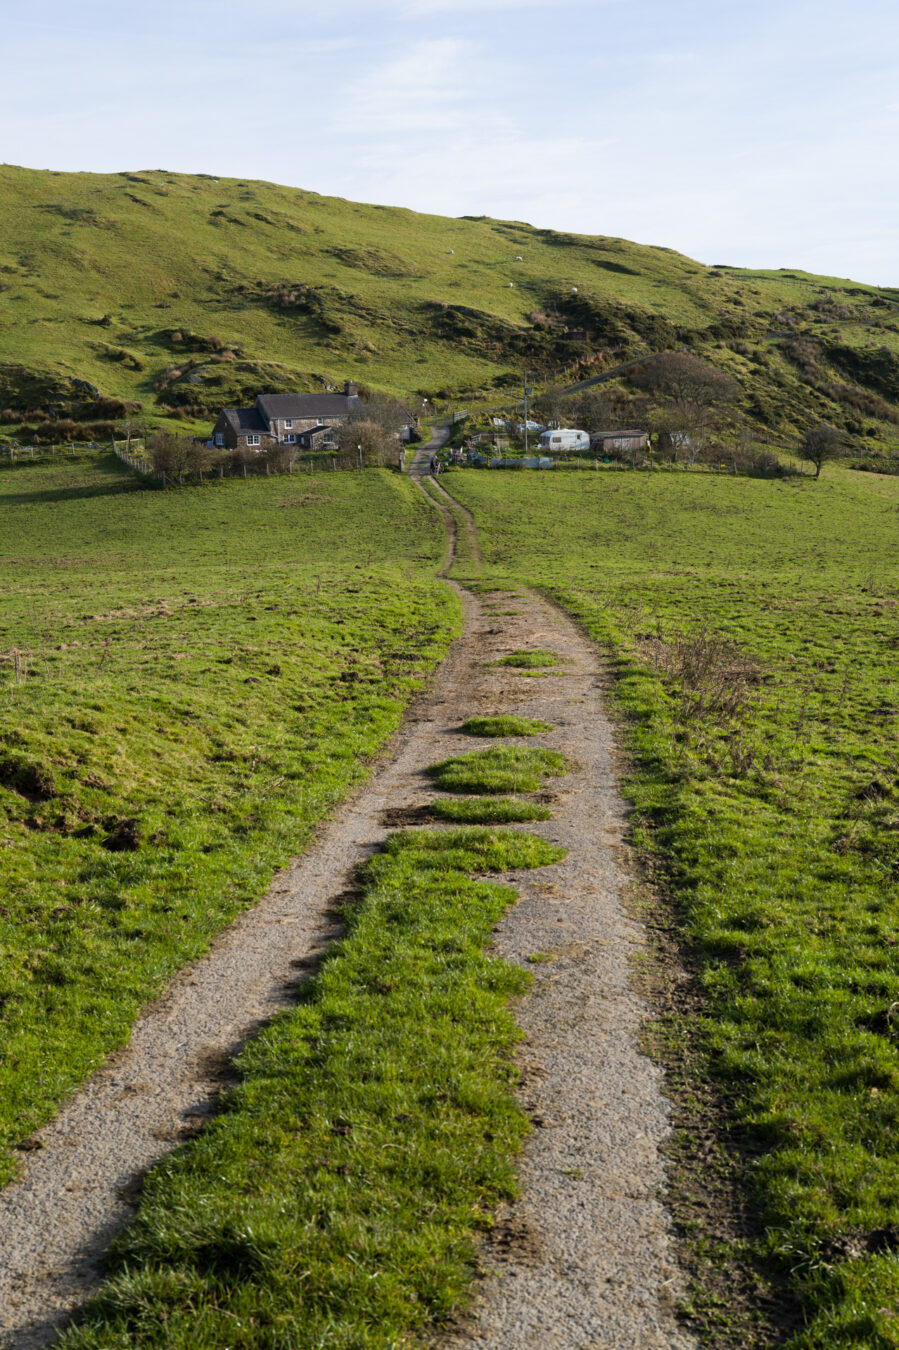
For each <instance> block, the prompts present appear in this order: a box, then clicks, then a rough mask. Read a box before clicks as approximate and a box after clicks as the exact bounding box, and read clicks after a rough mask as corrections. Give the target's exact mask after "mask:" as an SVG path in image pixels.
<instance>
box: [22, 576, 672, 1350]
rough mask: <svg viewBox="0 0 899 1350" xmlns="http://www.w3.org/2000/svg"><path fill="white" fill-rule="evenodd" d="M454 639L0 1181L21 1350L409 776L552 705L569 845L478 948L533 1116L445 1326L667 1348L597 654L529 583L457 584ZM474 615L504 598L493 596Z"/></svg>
mask: <svg viewBox="0 0 899 1350" xmlns="http://www.w3.org/2000/svg"><path fill="white" fill-rule="evenodd" d="M462 598H463V602H464V605H465V610H466V627H465V633H464V635H463V637H462V638H460V639H459V640H458V641H457V643H456V644H455V645H454V647H453V649H452V652H451V654H450V656H449V658H448V659H447V661H446V662H445V663H444V665H443V666H442V667H441V669H440V671H439V672H438V675H437V677H436V679H435V681H434V683H433V685H432V688H431V690H430V692H429V694H428V696H427V697H426V698H424V699H422V700H421V701H420V702H419V703H418V704H417V705H414V706H413V707H412V708H411V709H410V712H409V715H408V716H407V718H406V721H405V723H404V725H403V728H402V730H401V732H400V733H399V734H398V736H397V737H396V738H395V740H394V742H393V744H392V746H391V752H390V758H389V760H387V761H385V762H384V763H382V765H381V766H380V767H379V768H378V769H377V770H376V771H375V773H374V774H373V777H372V779H371V780H370V781H369V783H368V784H367V785H366V786H365V787H364V788H363V789H361V790H360V791H359V792H358V793H357V794H356V795H355V797H354V798H352V799H351V800H350V801H348V802H347V803H346V804H345V805H344V806H343V807H342V808H341V810H340V812H339V813H338V815H337V816H336V818H335V819H334V820H332V821H331V822H329V823H328V824H327V825H325V826H324V827H323V828H322V830H321V832H320V836H319V839H318V842H317V843H316V844H315V845H314V846H313V847H312V848H311V849H310V850H309V851H308V852H307V853H306V854H305V855H304V856H303V857H302V858H300V859H298V860H297V861H296V862H295V863H294V865H293V866H292V867H291V868H289V869H288V870H287V871H285V872H283V873H281V874H280V875H279V876H278V877H276V879H275V880H274V882H273V884H272V887H271V889H270V891H269V892H268V894H267V895H266V897H265V898H264V899H263V900H262V901H260V903H259V904H258V905H256V906H255V907H254V908H253V909H252V910H250V911H248V912H247V913H245V914H244V915H242V916H241V917H240V918H239V919H238V920H237V921H236V922H235V923H234V924H232V926H231V927H230V928H229V929H228V930H227V931H226V932H225V933H224V934H223V935H222V936H221V937H220V938H219V939H218V941H217V942H216V943H215V945H214V946H213V948H212V949H211V951H210V952H209V953H208V955H207V956H206V957H204V958H203V959H202V960H200V961H197V962H196V963H194V964H193V965H191V966H190V967H189V968H187V969H186V970H185V971H183V972H182V973H181V975H180V976H179V977H178V978H177V980H176V981H175V982H174V983H173V985H172V987H171V989H170V990H169V992H168V993H167V994H166V996H165V997H164V998H163V999H161V1000H159V1001H158V1002H157V1003H156V1004H155V1005H154V1006H152V1007H151V1008H149V1009H147V1010H146V1012H145V1013H144V1015H143V1016H142V1017H141V1019H140V1020H139V1022H138V1023H137V1025H136V1027H135V1029H134V1033H133V1036H132V1038H131V1042H130V1045H129V1047H128V1048H127V1049H126V1050H125V1051H123V1052H121V1053H120V1054H118V1055H116V1056H115V1057H114V1058H113V1059H112V1060H111V1061H110V1062H109V1063H108V1064H107V1066H106V1067H105V1068H104V1069H103V1070H102V1071H101V1072H100V1073H98V1074H97V1075H95V1076H94V1078H92V1079H91V1080H90V1081H89V1082H88V1083H87V1084H86V1086H85V1087H84V1088H83V1089H82V1091H81V1092H79V1093H78V1094H77V1095H76V1096H75V1097H74V1098H73V1100H72V1101H71V1102H70V1103H69V1104H68V1105H67V1106H66V1107H65V1108H64V1109H63V1110H62V1111H61V1113H60V1115H59V1116H58V1117H57V1119H56V1120H55V1121H54V1122H53V1123H52V1124H51V1125H49V1126H48V1127H47V1128H46V1129H45V1130H43V1131H41V1133H40V1135H39V1136H38V1141H39V1143H40V1145H41V1147H40V1149H39V1151H37V1152H35V1153H33V1154H32V1155H30V1157H29V1162H28V1166H27V1170H26V1173H25V1175H24V1177H23V1179H22V1180H21V1181H18V1182H16V1183H15V1184H13V1185H12V1186H9V1187H8V1188H7V1189H6V1190H5V1191H3V1192H2V1193H0V1253H2V1256H0V1346H2V1347H4V1350H32V1348H33V1347H37V1346H42V1345H46V1344H47V1343H48V1342H49V1341H51V1340H52V1339H53V1328H54V1327H55V1326H56V1325H58V1324H59V1322H60V1321H62V1320H64V1319H65V1317H66V1315H67V1314H68V1313H70V1312H71V1311H72V1310H73V1309H75V1308H77V1307H78V1306H79V1305H80V1304H81V1303H82V1302H83V1301H84V1299H85V1298H86V1297H87V1296H88V1295H89V1294H91V1293H92V1292H94V1291H95V1290H96V1288H97V1287H98V1284H99V1282H100V1280H101V1278H102V1258H103V1252H104V1250H105V1248H106V1246H107V1245H108V1243H109V1241H110V1239H111V1238H112V1237H113V1236H114V1235H115V1234H116V1233H117V1232H118V1231H119V1230H120V1229H121V1228H122V1227H123V1225H124V1224H125V1223H126V1222H127V1221H128V1218H129V1215H130V1213H131V1212H132V1208H133V1205H134V1203H135V1199H136V1196H137V1193H138V1191H139V1183H140V1177H141V1175H142V1173H143V1172H144V1171H145V1170H146V1168H147V1167H148V1166H150V1165H151V1164H152V1163H153V1162H154V1161H155V1160H156V1159H158V1158H159V1157H161V1156H162V1155H163V1154H164V1153H165V1152H167V1151H168V1150H170V1149H171V1148H173V1147H175V1146H176V1145H177V1143H178V1141H179V1140H180V1139H183V1138H185V1137H186V1136H187V1135H188V1134H190V1133H193V1132H195V1131H196V1130H197V1129H198V1128H201V1127H202V1122H203V1119H204V1117H205V1116H206V1115H207V1114H208V1112H209V1109H210V1106H211V1103H212V1102H213V1100H214V1098H215V1094H216V1093H217V1092H218V1091H219V1090H220V1089H221V1087H222V1085H223V1083H226V1082H227V1081H228V1074H229V1067H228V1066H229V1061H230V1059H231V1057H232V1056H233V1054H234V1053H235V1051H236V1050H237V1049H238V1048H239V1047H240V1045H241V1044H242V1043H243V1042H244V1041H245V1040H246V1038H247V1037H248V1036H250V1035H252V1034H253V1032H254V1031H255V1030H257V1029H258V1027H259V1026H260V1025H261V1024H262V1023H264V1022H265V1020H266V1019H267V1018H269V1017H270V1016H271V1015H272V1014H273V1013H274V1012H276V1011H277V1010H278V1009H280V1008H283V1007H284V1006H286V1005H288V1004H289V1003H290V1000H291V990H292V988H294V987H295V985H296V982H297V978H298V968H301V967H302V966H303V964H304V963H305V962H306V961H308V958H309V956H310V955H312V954H314V953H315V951H316V950H318V949H320V948H321V947H322V945H323V944H325V943H327V942H328V941H330V940H332V939H333V938H334V937H335V936H337V935H338V933H339V929H338V928H337V927H336V925H335V924H334V922H333V920H332V919H331V917H330V905H331V904H332V902H333V900H334V899H335V898H336V897H337V896H338V895H340V893H341V892H342V891H343V890H345V889H346V887H347V886H348V885H349V884H350V883H351V879H352V874H353V870H354V868H355V867H356V866H357V865H358V863H359V862H360V861H361V860H362V859H363V858H365V857H367V856H369V855H370V854H371V853H372V852H373V851H374V850H375V849H377V847H378V846H379V844H380V842H381V841H382V840H383V838H384V835H385V830H386V827H387V825H388V824H391V823H395V822H396V820H397V813H398V812H399V813H400V815H402V814H403V813H405V812H406V810H407V809H411V810H412V811H414V810H415V808H419V807H421V806H422V805H424V804H426V803H427V801H428V800H429V798H430V797H431V796H432V795H433V793H432V789H431V786H430V783H429V780H428V779H427V778H426V776H425V774H424V770H425V768H426V767H427V765H429V764H430V763H433V762H434V761H435V760H439V759H443V758H446V757H447V756H449V755H451V754H454V753H457V752H459V751H461V750H469V749H472V748H473V747H476V746H477V744H478V743H477V742H473V741H472V739H471V738H470V737H466V736H463V735H461V733H460V732H459V730H458V727H459V724H460V723H461V722H463V721H464V720H465V719H466V718H467V717H470V716H473V715H477V714H485V713H486V714H490V713H498V712H515V713H519V714H521V715H523V716H526V717H534V718H540V719H543V720H545V721H548V722H551V723H553V725H554V727H555V730H554V731H552V732H550V733H547V734H546V735H545V736H541V737H539V738H535V741H534V743H540V744H545V745H547V746H550V747H552V748H554V749H559V750H562V751H564V752H565V753H566V754H568V755H570V756H571V757H572V758H574V759H575V760H576V761H577V762H578V765H579V767H578V769H577V771H576V772H574V773H572V774H571V775H569V776H568V777H566V778H562V779H558V780H556V781H555V782H554V784H553V787H552V793H551V797H552V800H551V803H550V804H551V807H552V810H553V812H554V818H553V819H552V820H550V821H547V822H546V823H545V824H543V825H539V826H537V827H536V828H537V829H538V830H539V831H540V832H541V833H543V834H544V835H545V836H546V837H547V838H549V839H552V840H554V841H558V842H559V843H561V844H564V845H565V847H566V848H568V849H569V850H570V851H569V856H568V857H567V859H566V860H565V861H564V862H562V863H560V864H557V865H555V866H553V867H550V868H544V869H541V870H540V871H539V872H537V873H524V874H521V875H519V874H514V875H513V876H512V877H511V878H510V879H511V880H512V881H513V883H514V884H515V885H516V887H517V888H518V890H519V892H520V895H521V900H520V902H519V904H518V905H517V906H516V907H515V908H514V910H512V911H511V912H510V914H509V915H508V916H507V918H506V920H505V921H504V922H503V924H502V925H501V926H500V929H499V930H498V933H497V937H496V947H497V950H498V951H499V952H501V953H502V954H503V955H504V956H506V957H508V958H509V959H511V960H514V961H519V962H523V963H526V962H527V958H528V957H529V956H533V955H535V954H537V953H543V954H546V955H548V956H551V957H552V958H553V959H552V960H549V961H545V962H542V963H540V964H531V963H527V964H528V969H529V970H531V971H532V973H533V974H534V977H535V983H534V988H533V991H532V993H531V994H529V995H528V997H527V998H525V999H524V1000H523V1001H522V1002H521V1004H520V1007H519V1009H518V1016H519V1021H520V1025H521V1026H522V1028H523V1030H524V1031H525V1033H526V1041H525V1044H524V1047H523V1049H522V1053H521V1067H522V1070H523V1078H522V1088H521V1095H522V1101H523V1103H524V1105H525V1106H526V1109H527V1110H528V1111H529V1113H530V1114H531V1117H532V1119H533V1122H534V1126H535V1129H534V1130H533V1132H532V1134H531V1136H530V1139H529V1142H528V1144H527V1145H526V1148H525V1152H524V1156H523V1159H522V1183H523V1185H522V1196H521V1199H520V1201H519V1202H517V1203H516V1204H515V1205H514V1206H512V1207H511V1208H510V1209H509V1211H508V1212H507V1213H503V1214H502V1215H500V1217H499V1222H498V1224H497V1226H496V1228H495V1230H494V1232H493V1234H492V1237H491V1241H490V1243H489V1245H488V1247H487V1248H486V1249H485V1252H484V1266H485V1272H486V1273H485V1275H484V1278H483V1279H482V1280H481V1281H480V1282H479V1285H478V1289H477V1293H476V1299H475V1303H474V1306H473V1309H472V1311H471V1314H470V1315H469V1316H466V1318H465V1319H464V1322H462V1323H460V1327H459V1330H458V1333H456V1334H454V1335H453V1336H451V1337H450V1338H449V1339H447V1338H443V1342H442V1343H443V1344H449V1345H459V1346H465V1345H467V1346H477V1347H483V1348H484V1350H487V1347H490V1350H493V1348H494V1347H495V1348H496V1350H499V1347H503V1350H511V1348H514V1350H524V1348H525V1347H538V1346H539V1347H541V1350H552V1348H554V1347H559V1348H560V1350H562V1348H564V1350H580V1347H584V1348H586V1347H588V1346H589V1347H593V1348H594V1350H605V1348H609V1350H611V1347H619V1346H620V1347H627V1348H628V1350H635V1347H639V1348H640V1350H655V1348H656V1347H663V1346H664V1347H676V1348H677V1350H687V1347H689V1346H691V1345H692V1344H693V1342H692V1341H691V1340H690V1339H689V1337H687V1336H686V1335H685V1333H684V1332H683V1331H681V1330H679V1328H678V1324H677V1322H676V1319H675V1317H674V1313H673V1304H674V1301H675V1299H676V1298H677V1297H678V1296H679V1294H680V1293H681V1292H682V1289H681V1280H680V1277H679V1275H678V1272H677V1268H676V1266H675V1264H674V1258H673V1255H672V1251H671V1247H670V1240H669V1234H668V1224H667V1219H666V1215H665V1211H664V1208H663V1205H662V1202H661V1199H660V1196H661V1193H662V1189H663V1186H664V1173H663V1166H662V1162H661V1159H660V1156H659V1145H660V1143H661V1142H662V1140H663V1139H664V1138H665V1135H666V1132H667V1129H668V1125H667V1107H666V1102H665V1099H664V1097H663V1096H662V1095H661V1085H660V1073H659V1071H658V1070H657V1069H656V1068H655V1067H654V1066H653V1065H652V1064H651V1063H650V1062H649V1061H648V1060H647V1059H646V1058H645V1056H643V1055H642V1054H641V1053H640V1051H639V1048H638V1034H639V1027H640V1022H641V1019H642V1018H643V1017H644V1016H645V1014H646V1009H645V1008H644V1006H643V1005H642V1003H641V1001H640V999H639V998H637V997H636V996H635V995H634V993H633V992H632V991H631V989H630V985H629V980H628V969H629V961H630V959H631V957H632V954H633V953H634V952H635V951H639V949H640V947H641V945H642V943H643V936H642V933H641V930H640V927H639V926H638V925H637V924H636V923H634V922H633V921H632V920H630V919H629V918H627V917H626V915H625V913H624V910H623V908H622V904H621V899H620V896H621V890H622V887H623V885H624V884H625V881H626V878H625V876H624V874H623V873H622V871H621V870H620V869H619V865H618V863H617V862H616V857H617V856H619V853H620V833H621V826H622V819H623V812H624V807H623V804H622V802H621V800H620V799H619V798H618V796H617V795H616V788H615V779H614V773H613V767H612V757H611V749H612V734H611V729H610V726H609V724H608V722H607V720H606V718H605V716H604V713H603V710H602V702H601V672H600V669H599V665H598V659H597V656H596V654H595V652H594V651H593V649H592V648H591V647H590V646H589V644H588V643H587V642H586V640H585V639H584V638H583V637H582V636H581V634H580V632H579V630H578V629H577V628H576V627H575V626H574V624H572V623H571V622H570V620H568V619H567V618H566V617H565V616H564V615H561V614H559V613H558V612H556V611H555V610H554V609H553V608H552V607H551V606H549V605H548V604H547V603H546V602H544V601H543V600H541V599H539V598H538V597H536V596H533V595H527V596H524V597H521V596H509V595H493V596H489V597H488V599H487V601H486V602H485V603H483V604H482V603H481V602H479V601H478V600H477V599H475V598H474V597H473V596H471V595H470V594H469V593H468V592H464V593H463V596H462ZM491 609H493V610H496V611H499V610H515V611H517V612H516V613H499V612H495V613H493V612H490V611H491ZM523 646H534V647H548V648H551V649H552V650H554V651H556V652H558V653H559V655H560V656H562V657H563V658H564V663H563V665H562V666H560V667H559V668H557V669H554V670H552V671H550V672H549V673H547V674H545V675H540V676H536V677H535V676H534V675H530V676H528V675H525V674H522V673H519V672H517V671H515V670H512V669H510V668H499V669H497V668H492V667H491V666H490V665H489V663H490V662H491V661H493V660H495V659H496V658H497V657H499V656H502V655H505V654H507V653H508V652H509V651H512V650H514V649H515V648H517V647H523Z"/></svg>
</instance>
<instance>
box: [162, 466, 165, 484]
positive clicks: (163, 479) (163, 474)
mask: <svg viewBox="0 0 899 1350" xmlns="http://www.w3.org/2000/svg"><path fill="white" fill-rule="evenodd" d="M162 486H163V487H165V469H163V471H162Z"/></svg>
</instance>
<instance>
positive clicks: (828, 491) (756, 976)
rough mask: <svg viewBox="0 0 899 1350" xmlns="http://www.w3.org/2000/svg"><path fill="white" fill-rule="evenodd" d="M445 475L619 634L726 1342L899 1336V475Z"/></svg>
mask: <svg viewBox="0 0 899 1350" xmlns="http://www.w3.org/2000/svg"><path fill="white" fill-rule="evenodd" d="M444 481H445V482H446V486H447V488H448V490H449V491H451V492H453V493H455V494H456V495H457V496H458V498H459V499H460V500H461V501H463V502H464V503H466V504H467V505H468V506H469V507H470V508H471V509H472V510H473V511H474V513H475V517H476V519H477V523H478V528H479V534H480V538H481V543H482V547H483V551H484V556H485V568H486V576H487V577H489V578H495V579H496V581H497V583H501V582H502V581H503V579H505V578H510V577H511V578H513V579H515V580H517V581H526V582H527V581H529V582H533V583H537V584H538V585H541V586H543V587H545V588H547V589H548V590H549V591H550V593H551V594H552V595H554V596H555V597H556V598H557V599H558V600H559V601H560V602H561V603H563V604H564V605H565V606H566V607H567V608H568V609H569V610H570V611H571V612H572V613H573V614H574V615H575V616H576V617H577V618H578V619H579V620H580V621H581V622H582V623H583V624H584V626H585V627H586V629H587V631H588V632H590V633H591V634H592V635H593V636H594V637H595V638H596V639H598V640H599V641H600V642H601V643H602V644H603V645H604V646H605V647H606V649H607V650H608V652H609V654H610V659H611V662H612V670H613V672H614V674H615V676H616V680H615V684H614V692H613V699H614V703H615V705H616V706H617V708H618V711H619V714H620V716H621V719H622V723H623V729H622V736H623V740H624V744H625V746H626V747H627V749H628V751H629V753H630V766H631V767H630V773H629V781H628V782H627V784H626V789H625V790H626V793H627V795H628V797H629V798H630V799H631V801H632V802H633V803H634V808H635V809H634V813H633V816H632V820H631V835H632V840H633V842H634V843H636V844H637V845H638V846H639V847H640V849H641V851H642V854H643V857H644V859H645V860H646V861H647V863H648V864H649V866H650V867H651V872H652V875H653V878H654V880H655V881H656V883H657V887H656V891H655V895H654V897H653V898H652V903H651V906H649V907H648V909H647V915H648V918H649V922H650V930H651V932H652V933H654V934H657V933H658V932H659V931H660V929H665V927H666V922H667V923H669V924H670V928H669V931H668V935H667V936H668V940H674V941H676V942H677V943H678V944H679V945H680V946H681V951H682V954H683V959H684V961H685V962H686V964H687V967H688V969H689V971H690V973H691V976H692V981H691V986H690V987H691V989H692V993H691V994H690V995H689V996H688V995H687V994H686V991H685V988H684V985H683V984H682V983H675V985H674V990H673V993H672V994H671V1001H670V1003H669V1004H668V1008H669V1011H670V1016H669V1018H668V1020H667V1022H666V1023H665V1024H664V1025H663V1026H662V1027H660V1028H657V1031H658V1039H659V1042H660V1043H661V1047H662V1050H663V1054H664V1057H665V1058H666V1059H667V1061H668V1064H669V1067H670V1069H671V1073H670V1075H669V1084H670V1085H671V1087H672V1089H673V1091H674V1092H675V1095H676V1098H677V1100H678V1102H679V1106H680V1109H681V1124H682V1126H683V1132H682V1135H681V1139H680V1144H679V1153H678V1157H677V1160H676V1163H675V1166H674V1169H673V1179H672V1203H673V1206H674V1210H675V1214H676V1217H677V1219H678V1221H679V1224H680V1227H681V1233H682V1235H683V1236H685V1239H686V1241H687V1243H688V1248H689V1253H690V1261H691V1265H692V1270H693V1274H694V1277H695V1283H694V1291H693V1311H694V1312H696V1313H698V1314H699V1315H700V1316H701V1317H702V1319H703V1321H704V1322H706V1323H707V1324H708V1325H709V1334H708V1336H707V1337H706V1338H704V1340H703V1344H706V1343H707V1342H708V1344H710V1345H716V1346H727V1347H731V1348H733V1350H736V1347H739V1350H745V1348H746V1347H747V1346H756V1345H765V1346H768V1345H773V1344H777V1345H782V1344H783V1345H788V1346H790V1347H791V1348H792V1350H835V1347H838V1346H840V1347H847V1348H848V1347H853V1350H873V1348H874V1347H877V1348H878V1350H887V1348H888V1347H896V1346H899V1327H897V1319H896V1317H895V1315H894V1314H895V1308H896V1303H897V1297H899V1263H897V1259H896V1253H897V1249H899V1133H897V1128H896V1126H897V1121H899V1046H897V1039H896V1012H897V1005H896V999H897V992H896V991H897V988H899V957H897V949H899V946H897V944H899V921H897V908H896V885H897V878H899V776H897V771H899V756H897V733H896V725H897V724H896V719H897V716H899V679H897V667H896V648H897V643H899V630H897V623H896V616H897V604H899V565H897V561H896V551H895V540H896V525H897V520H899V515H897V513H899V483H897V482H896V480H895V479H886V478H875V479H862V478H861V477H860V476H859V475H856V474H852V473H850V472H848V471H847V470H846V469H843V468H834V469H833V470H832V471H831V472H830V474H829V476H828V478H827V479H826V480H823V479H822V481H821V482H818V483H814V482H813V481H812V480H811V478H808V477H806V478H799V479H793V480H789V481H787V482H779V483H776V482H770V481H769V482H758V481H748V480H745V479H743V480H741V479H735V478H730V477H727V476H725V475H722V476H720V477H713V476H711V475H690V474H684V475H666V474H640V475H637V474H631V475H628V474H621V473H615V474H596V473H592V474H591V473H586V472H584V473H571V474H539V475H538V474H532V475H528V474H515V475H512V474H497V473H489V474H488V473H477V472H472V471H466V472H464V473H451V474H448V475H447V476H446V479H445V480H444ZM471 566H472V563H471V561H470V560H469V561H467V562H466V563H465V564H464V565H463V567H462V568H461V569H460V570H462V571H464V570H465V569H466V568H469V569H470V568H471ZM660 894H661V895H662V896H663V897H667V899H668V901H669V903H670V909H669V910H668V911H667V919H666V911H665V909H664V907H663V908H662V909H661V911H660V908H659V904H658V896H659V895H660ZM709 1084H712V1085H714V1088H715V1092H716V1095H717V1103H718V1108H719V1112H720V1116H719V1122H718V1124H719V1128H718V1130H717V1131H715V1130H714V1129H713V1128H711V1124H712V1122H713V1121H714V1117H715V1110H714V1106H713V1099H712V1098H711V1097H710V1094H709ZM716 1176H717V1177H718V1178H719V1180H720V1182H721V1185H720V1187H716V1185H715V1184H714V1179H715V1177H716ZM722 1197H725V1203H724V1204H723V1205H722ZM734 1211H736V1212H737V1213H736V1217H735V1213H734ZM735 1256H736V1257H737V1258H739V1264H738V1265H737V1267H736V1268H735V1265H734V1257H735Z"/></svg>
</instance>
